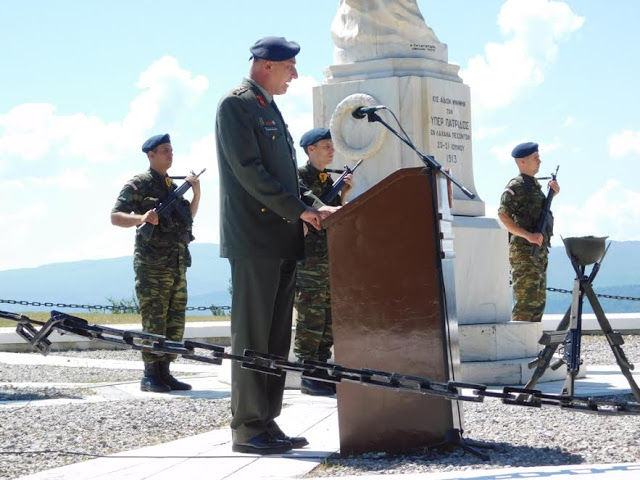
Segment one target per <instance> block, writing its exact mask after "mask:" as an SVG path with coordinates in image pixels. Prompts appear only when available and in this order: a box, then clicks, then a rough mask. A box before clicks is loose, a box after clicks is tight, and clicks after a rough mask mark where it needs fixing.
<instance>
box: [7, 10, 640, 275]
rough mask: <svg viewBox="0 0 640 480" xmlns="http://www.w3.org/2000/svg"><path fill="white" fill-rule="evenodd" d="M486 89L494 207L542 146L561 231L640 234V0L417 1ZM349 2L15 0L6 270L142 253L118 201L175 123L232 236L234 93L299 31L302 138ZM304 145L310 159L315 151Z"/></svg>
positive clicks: (177, 166)
mask: <svg viewBox="0 0 640 480" xmlns="http://www.w3.org/2000/svg"><path fill="white" fill-rule="evenodd" d="M418 5H419V6H420V9H421V11H422V14H423V16H424V17H425V19H426V21H427V24H428V25H429V26H430V27H431V28H432V29H433V30H434V32H435V33H436V35H437V36H438V38H439V39H440V41H441V42H443V43H446V44H447V45H448V51H449V61H450V62H451V63H455V64H458V65H460V67H461V76H462V77H463V79H464V80H465V83H467V84H468V85H469V86H470V88H471V105H472V107H471V108H472V122H473V123H472V127H473V162H474V176H475V185H476V188H477V190H478V192H479V194H480V196H481V197H482V199H483V200H484V201H485V203H486V206H487V209H486V210H487V215H489V216H494V215H495V209H496V206H497V203H498V199H499V197H500V194H501V192H502V190H503V188H504V185H505V184H506V183H507V181H508V180H509V179H510V178H511V177H512V176H514V174H515V173H514V172H515V167H514V164H513V161H512V160H511V158H510V156H509V152H510V151H511V148H512V147H513V146H514V145H515V144H517V143H519V142H521V141H528V140H532V141H536V142H538V143H540V146H541V147H540V153H541V158H542V160H543V165H542V170H541V173H548V172H550V171H551V170H552V169H554V168H555V166H556V165H557V164H560V172H559V178H558V179H559V181H560V184H561V186H562V192H561V195H560V196H558V197H557V199H555V200H554V212H555V214H556V215H555V216H556V232H557V234H558V235H556V237H555V238H556V243H557V242H559V235H563V236H565V237H567V236H574V235H589V234H594V235H609V236H610V237H611V238H612V239H614V240H640V186H639V185H638V181H637V179H638V173H639V171H638V170H639V162H638V160H640V122H639V121H638V116H637V112H638V111H639V110H640V95H639V94H638V93H637V89H638V86H639V85H640V74H639V72H638V66H637V62H635V57H636V56H637V55H636V54H635V53H634V50H635V48H637V45H639V44H640V39H639V38H638V37H640V34H639V33H638V30H639V29H638V27H637V19H638V18H640V2H627V1H622V0H612V1H609V2H602V1H600V0H580V1H577V0H576V1H567V2H552V1H548V0H506V1H505V0H500V1H498V0H483V1H481V2H479V1H474V0H449V1H447V2H439V1H435V0H433V1H432V0H428V1H427V0H418ZM337 6H338V1H337V0H321V1H316V2H303V1H300V0H291V1H290V0H274V1H273V2H271V3H265V2H259V1H254V0H245V1H243V2H226V1H224V2H223V1H189V0H187V1H182V2H177V1H162V0H153V1H140V0H138V1H132V0H129V1H121V0H110V1H103V0H93V1H87V2H78V1H65V0H57V1H55V2H51V1H44V0H30V1H22V2H11V1H6V0H5V1H0V45H2V46H3V48H2V49H1V50H0V91H1V92H2V94H1V95H0V203H1V205H2V208H0V231H1V232H2V233H1V234H0V246H1V247H2V250H1V251H2V253H1V254H0V270H5V269H13V268H23V267H32V266H36V265H41V264H46V263H52V262H60V261H73V260H80V259H88V258H105V257H114V256H121V255H129V254H130V253H131V252H132V248H133V247H132V246H133V230H132V229H129V230H125V229H119V228H116V227H113V226H112V225H111V224H110V222H109V212H110V210H111V207H112V206H113V203H114V201H115V198H116V196H117V194H118V192H119V190H120V188H121V186H122V184H123V183H124V182H125V181H126V180H127V179H128V178H130V177H131V176H132V175H133V174H135V173H138V172H140V171H143V170H144V169H145V168H146V167H147V165H148V163H147V161H146V158H145V156H144V155H143V154H142V153H141V152H140V145H141V144H142V142H143V141H144V140H145V139H146V138H147V137H149V136H151V135H153V134H156V133H164V132H170V133H171V136H172V140H173V148H174V153H175V156H174V167H173V169H172V173H173V174H184V173H186V172H187V171H189V170H191V169H193V170H196V169H201V168H203V167H207V168H208V170H207V172H206V173H205V174H204V175H203V178H202V181H203V187H202V192H203V200H202V204H201V209H200V212H199V214H198V218H197V219H196V225H195V235H196V237H197V241H199V242H217V241H218V186H217V168H216V160H215V145H214V141H213V128H214V115H215V109H216V105H217V103H218V101H219V99H220V97H221V96H222V95H223V94H224V93H225V92H227V91H229V90H231V89H232V88H234V87H235V86H236V85H237V84H238V83H239V81H240V80H241V79H242V77H243V76H245V75H246V74H247V71H248V67H249V62H248V58H249V55H250V54H249V51H248V49H249V46H250V45H251V44H253V42H254V41H255V40H257V39H258V38H260V37H262V36H266V35H279V36H280V35H281V36H285V37H287V38H289V39H293V40H296V41H298V42H299V43H300V44H301V46H302V51H301V53H300V55H299V56H298V58H297V61H298V71H299V74H300V78H299V79H298V80H297V81H294V82H293V83H292V85H291V88H290V89H289V93H287V95H285V96H284V97H281V98H279V105H280V106H281V110H282V111H283V113H284V116H285V118H286V119H287V121H288V123H289V125H290V127H291V130H292V133H293V135H294V137H295V138H296V139H299V138H300V135H301V134H302V133H303V132H304V131H306V130H307V129H309V128H311V127H313V125H312V107H311V88H312V86H314V85H318V84H320V83H321V82H322V81H323V78H324V76H323V70H324V69H325V68H326V67H328V66H330V65H331V64H332V60H333V43H332V40H331V36H330V25H331V21H332V20H333V17H334V16H335V13H336V11H337ZM303 158H304V155H303V154H301V155H299V159H300V160H302V159H303Z"/></svg>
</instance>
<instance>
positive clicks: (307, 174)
mask: <svg viewBox="0 0 640 480" xmlns="http://www.w3.org/2000/svg"><path fill="white" fill-rule="evenodd" d="M298 179H299V181H300V186H301V187H302V189H303V197H306V198H309V199H310V200H311V202H312V203H314V204H316V203H317V201H318V199H321V198H322V197H324V196H325V195H326V194H327V193H328V192H329V190H331V187H333V179H332V178H331V175H329V173H327V171H326V170H323V171H320V170H318V169H317V168H316V167H314V166H313V165H311V163H309V162H307V164H306V165H304V166H302V167H300V168H299V169H298ZM311 202H310V203H311ZM341 204H342V201H341V199H340V195H337V196H336V197H335V198H334V199H333V200H332V201H331V202H329V203H328V204H327V205H330V206H333V207H337V206H339V205H341ZM304 256H305V258H312V257H315V258H327V259H328V257H329V254H328V250H327V232H326V230H324V229H323V230H316V229H315V228H309V233H307V235H306V236H305V237H304Z"/></svg>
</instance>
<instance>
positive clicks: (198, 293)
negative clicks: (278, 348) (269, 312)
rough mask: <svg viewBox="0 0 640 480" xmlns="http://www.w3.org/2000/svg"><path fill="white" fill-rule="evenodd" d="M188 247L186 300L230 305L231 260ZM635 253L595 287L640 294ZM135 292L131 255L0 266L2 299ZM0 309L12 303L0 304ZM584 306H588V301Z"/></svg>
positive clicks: (562, 262) (629, 245) (100, 300)
mask: <svg viewBox="0 0 640 480" xmlns="http://www.w3.org/2000/svg"><path fill="white" fill-rule="evenodd" d="M190 248H191V254H192V256H193V266H192V267H191V268H189V270H188V273H187V281H188V284H189V306H192V307H199V306H203V307H208V306H211V305H217V306H228V305H230V304H231V299H230V295H229V283H230V282H229V279H230V275H231V274H230V268H229V262H228V261H227V259H224V258H220V257H219V250H220V249H219V246H218V245H216V244H211V243H194V244H192V245H191V246H190ZM637 258H640V242H611V248H610V249H609V252H608V253H607V256H606V258H605V260H604V261H603V262H602V268H601V270H600V272H599V273H598V276H597V278H596V280H595V281H594V290H595V291H596V293H599V294H610V295H611V294H613V295H621V296H631V297H640V269H639V268H638V262H637V260H634V259H637ZM589 271H590V267H588V268H587V273H588V272H589ZM574 278H575V273H574V271H573V268H572V267H571V263H570V262H569V259H568V257H567V255H566V253H565V251H564V247H553V248H552V249H551V251H550V253H549V269H548V275H547V285H548V286H549V287H554V288H560V289H566V290H571V289H572V288H573V280H574ZM133 295H134V275H133V260H132V257H131V256H128V257H118V258H108V259H101V260H82V261H77V262H67V263H54V264H48V265H42V266H40V267H35V268H22V269H14V270H4V271H0V299H2V300H21V301H28V302H40V303H45V302H51V303H65V304H69V303H74V304H86V305H110V303H109V301H108V299H109V298H111V299H115V300H123V299H131V298H132V296H133ZM547 298H548V300H547V309H546V313H564V312H565V310H566V309H567V307H568V306H569V305H570V303H571V296H570V295H569V294H566V293H555V292H550V293H549V294H548V296H547ZM601 303H602V306H603V308H604V310H605V312H612V313H613V312H616V313H623V312H635V311H639V310H640V304H639V303H638V302H637V301H620V300H609V299H601ZM0 309H11V308H10V307H8V306H6V304H3V305H0ZM34 309H36V308H35V307H34ZM39 309H40V310H46V308H39ZM23 310H25V311H29V310H31V309H29V308H27V309H23ZM36 310H37V309H36ZM584 311H585V312H591V310H590V308H589V306H588V305H586V306H585V310H584ZM202 313H203V314H209V313H210V312H209V311H204V312H202Z"/></svg>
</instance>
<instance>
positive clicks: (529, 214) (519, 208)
mask: <svg viewBox="0 0 640 480" xmlns="http://www.w3.org/2000/svg"><path fill="white" fill-rule="evenodd" d="M545 198H546V196H545V194H544V193H543V192H542V188H541V186H540V183H539V182H538V180H536V179H535V178H533V177H530V176H529V175H525V174H520V175H518V176H517V177H515V178H513V179H511V181H510V182H509V183H508V184H507V186H506V187H505V189H504V192H503V193H502V197H501V198H500V208H498V213H505V214H507V215H509V216H510V217H511V218H512V219H513V221H514V222H516V224H517V225H518V226H520V227H522V228H524V229H525V230H527V231H528V232H535V231H536V230H537V228H538V223H539V221H540V215H541V214H542V207H543V205H544V201H545ZM543 235H544V242H543V244H542V245H543V247H545V248H548V247H549V241H550V239H551V236H552V235H553V215H552V214H549V219H548V220H547V229H546V231H545V232H543ZM509 241H510V243H511V244H512V245H514V246H515V245H522V246H531V244H530V243H529V242H528V241H527V240H525V239H524V238H522V237H518V236H516V235H510V240H509Z"/></svg>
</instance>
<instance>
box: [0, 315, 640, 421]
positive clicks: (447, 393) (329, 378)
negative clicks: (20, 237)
mask: <svg viewBox="0 0 640 480" xmlns="http://www.w3.org/2000/svg"><path fill="white" fill-rule="evenodd" d="M51 315H52V316H51V318H50V319H49V320H48V321H47V322H39V321H36V320H32V319H30V318H29V317H27V316H25V315H20V314H16V313H11V312H3V311H0V317H2V318H7V319H9V320H15V321H16V322H18V326H17V328H16V332H17V333H18V335H20V336H21V337H22V338H24V339H25V340H26V341H27V342H29V343H30V344H31V345H32V346H33V347H34V349H36V350H37V351H39V352H40V353H41V354H43V355H47V354H48V353H49V351H50V350H51V346H52V345H51V341H50V340H48V338H47V337H48V336H49V335H50V334H51V333H52V332H53V331H54V330H58V331H61V332H63V333H66V332H68V333H73V334H75V335H79V336H82V337H86V338H90V339H92V340H99V341H102V342H107V343H112V344H118V345H121V346H125V347H128V348H132V349H135V350H141V351H146V352H149V353H163V354H164V353H169V354H173V355H180V356H183V357H184V358H187V359H191V360H195V361H200V362H205V363H209V364H214V365H221V364H222V360H223V359H226V360H231V361H234V362H241V364H242V365H241V366H242V368H245V369H248V370H253V371H257V372H262V373H266V374H268V375H277V376H282V375H283V373H284V372H287V371H289V372H300V373H301V375H302V377H303V378H309V379H313V380H319V381H322V382H328V383H340V382H354V383H359V384H361V385H365V386H366V385H370V386H376V387H382V388H390V389H393V390H394V391H405V392H413V393H420V394H427V395H434V396H438V397H441V398H443V399H446V400H450V401H463V402H483V401H484V399H485V398H496V399H499V400H502V402H503V403H505V404H509V405H516V406H521V407H534V408H540V407H542V406H543V405H545V406H552V407H559V408H560V409H562V410H566V409H569V410H573V411H577V412H584V413H592V414H600V415H640V403H637V402H626V401H620V400H596V399H594V398H593V397H574V396H570V395H564V394H561V395H554V394H549V393H542V392H541V391H540V390H532V389H527V388H519V387H504V389H503V390H502V391H499V390H489V389H488V387H487V386H486V385H482V384H476V383H465V382H456V381H449V382H436V381H433V380H431V379H429V378H424V377H417V376H413V375H403V374H398V373H390V372H384V371H378V370H370V369H366V368H363V369H355V368H347V367H343V366H341V365H336V364H330V363H325V362H312V361H307V360H304V361H302V362H290V361H288V360H287V359H286V358H284V357H279V356H276V355H270V354H266V353H260V352H255V351H252V350H245V351H244V354H243V355H235V354H231V353H227V351H226V349H225V347H223V346H221V345H215V344H211V343H203V342H195V341H190V340H185V341H184V342H173V341H169V340H167V339H166V338H165V337H163V336H162V335H154V334H150V333H144V332H137V331H126V330H118V329H115V328H110V327H102V326H100V325H90V324H89V323H88V322H87V321H86V320H84V319H82V318H79V317H74V316H71V315H68V314H66V313H62V312H56V311H55V310H54V311H53V312H51ZM34 325H37V326H41V328H40V330H38V329H36V328H35V326H34ZM201 350H204V351H205V352H206V354H203V353H202V352H201Z"/></svg>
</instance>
